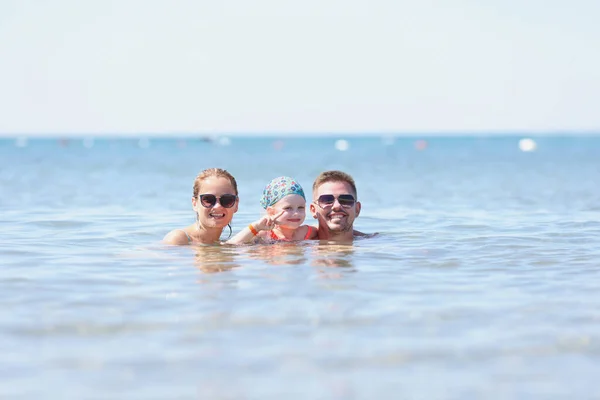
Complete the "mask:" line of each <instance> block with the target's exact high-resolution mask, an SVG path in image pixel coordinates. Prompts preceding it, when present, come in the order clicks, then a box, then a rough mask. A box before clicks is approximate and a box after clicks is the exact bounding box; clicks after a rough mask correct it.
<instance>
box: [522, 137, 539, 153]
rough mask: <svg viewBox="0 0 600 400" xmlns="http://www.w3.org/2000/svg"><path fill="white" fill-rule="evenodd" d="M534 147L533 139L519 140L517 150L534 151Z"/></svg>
mask: <svg viewBox="0 0 600 400" xmlns="http://www.w3.org/2000/svg"><path fill="white" fill-rule="evenodd" d="M536 147H537V144H536V143H535V141H534V140H533V139H529V138H526V139H521V140H519V149H521V151H534V150H535V148H536Z"/></svg>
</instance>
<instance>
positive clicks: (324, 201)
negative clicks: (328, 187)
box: [317, 194, 356, 208]
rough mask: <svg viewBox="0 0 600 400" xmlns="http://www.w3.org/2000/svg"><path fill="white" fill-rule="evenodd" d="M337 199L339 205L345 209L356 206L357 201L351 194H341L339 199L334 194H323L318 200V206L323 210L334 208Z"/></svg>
mask: <svg viewBox="0 0 600 400" xmlns="http://www.w3.org/2000/svg"><path fill="white" fill-rule="evenodd" d="M335 199H337V201H338V203H340V206H342V207H345V208H350V207H352V206H353V205H354V203H355V202H356V200H355V199H354V196H352V195H351V194H340V195H339V196H337V197H335V196H334V195H332V194H322V195H321V196H319V198H318V199H317V204H318V205H319V207H321V208H328V207H333V203H335Z"/></svg>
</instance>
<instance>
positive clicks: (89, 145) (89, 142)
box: [83, 137, 94, 149]
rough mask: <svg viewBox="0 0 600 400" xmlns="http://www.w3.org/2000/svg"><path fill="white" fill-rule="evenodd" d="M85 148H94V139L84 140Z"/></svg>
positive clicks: (87, 138)
mask: <svg viewBox="0 0 600 400" xmlns="http://www.w3.org/2000/svg"><path fill="white" fill-rule="evenodd" d="M83 147H85V148H86V149H91V148H92V147H94V138H91V137H86V138H85V139H83Z"/></svg>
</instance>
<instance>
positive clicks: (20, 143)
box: [15, 137, 27, 147]
mask: <svg viewBox="0 0 600 400" xmlns="http://www.w3.org/2000/svg"><path fill="white" fill-rule="evenodd" d="M15 146H17V147H27V138H26V137H20V138H17V140H16V141H15Z"/></svg>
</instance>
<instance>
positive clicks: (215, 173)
mask: <svg viewBox="0 0 600 400" xmlns="http://www.w3.org/2000/svg"><path fill="white" fill-rule="evenodd" d="M208 178H225V179H227V180H229V182H231V186H233V190H234V191H235V195H236V196H237V195H238V187H237V182H236V180H235V178H234V177H233V175H231V174H230V173H229V172H227V171H226V170H224V169H221V168H208V169H205V170H204V171H202V172H200V173H199V174H198V176H197V177H196V179H195V180H194V187H193V194H194V198H196V197H198V195H199V194H200V185H202V181H204V180H205V179H208Z"/></svg>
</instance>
